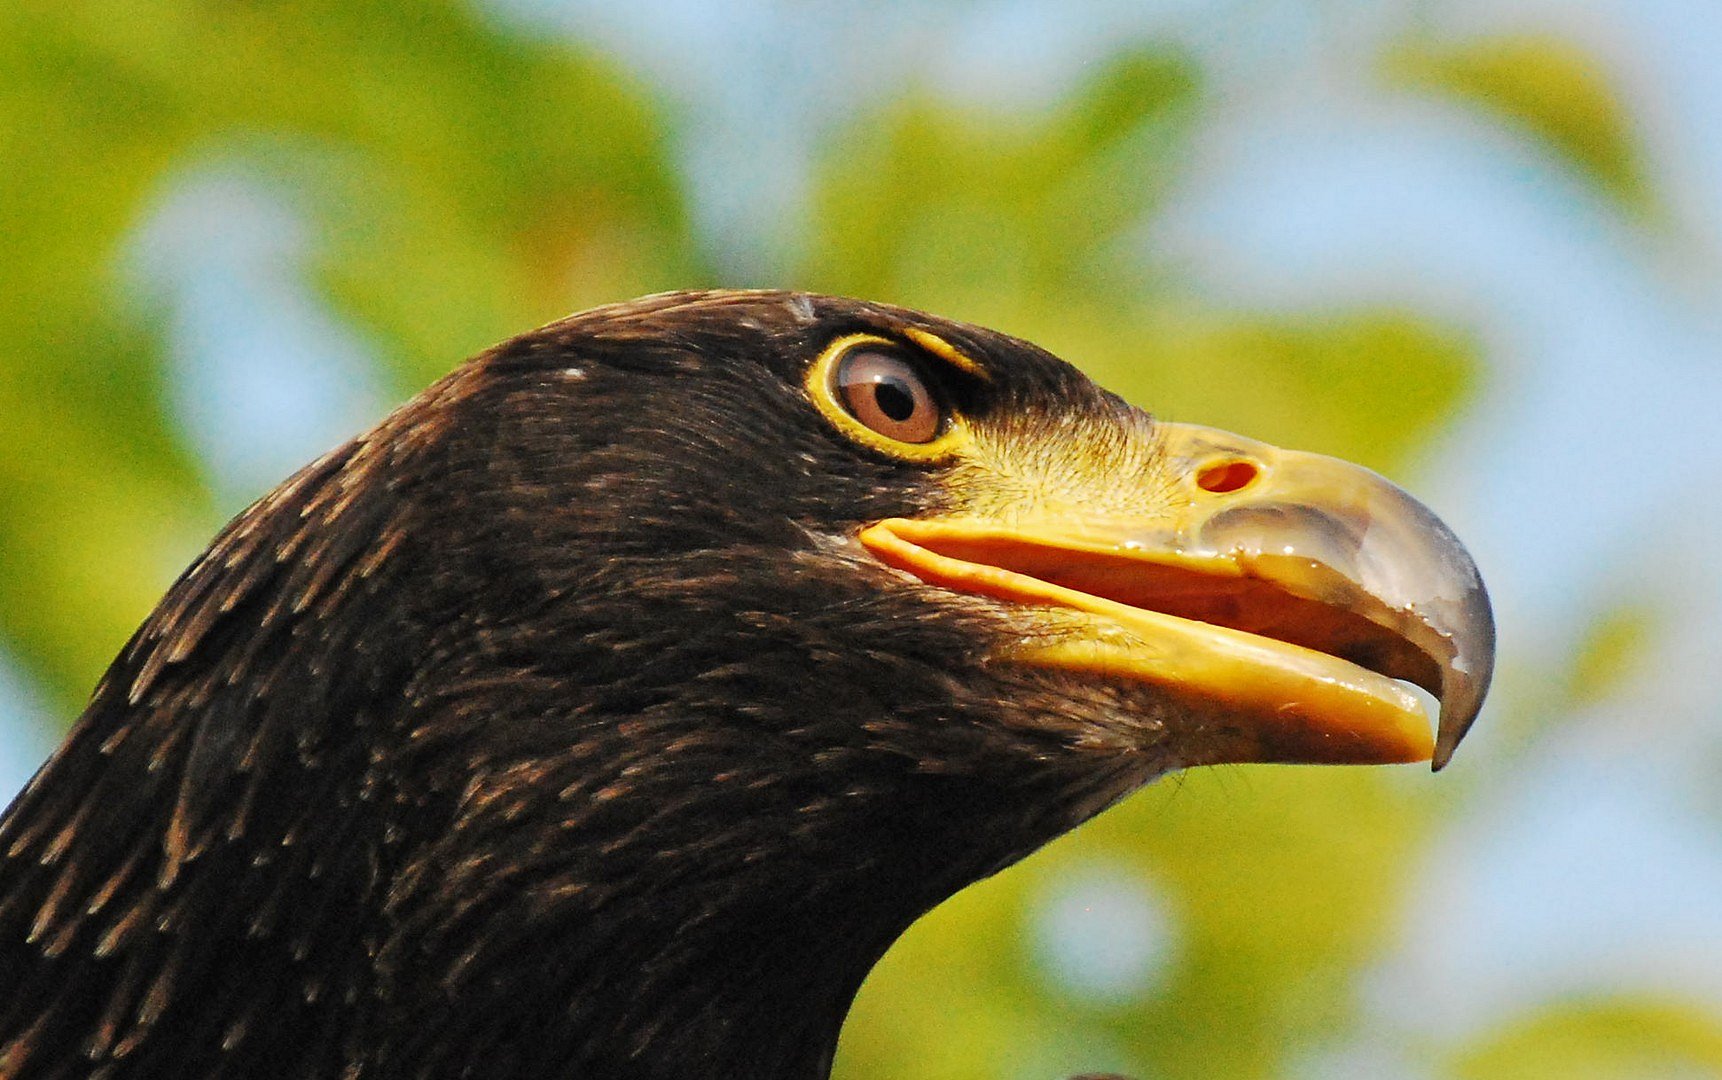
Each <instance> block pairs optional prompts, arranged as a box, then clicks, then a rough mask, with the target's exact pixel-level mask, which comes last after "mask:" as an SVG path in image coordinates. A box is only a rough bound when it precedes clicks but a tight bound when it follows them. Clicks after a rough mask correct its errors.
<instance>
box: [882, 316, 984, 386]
mask: <svg viewBox="0 0 1722 1080" xmlns="http://www.w3.org/2000/svg"><path fill="white" fill-rule="evenodd" d="M903 336H904V337H906V338H908V339H909V340H910V341H913V342H914V343H915V344H916V345H918V346H920V347H921V348H922V349H925V350H926V351H927V352H929V353H932V354H933V355H934V356H936V357H938V358H939V359H940V360H943V361H944V362H945V363H947V364H949V365H951V366H952V367H954V368H956V369H957V370H958V371H960V372H962V373H963V374H965V375H973V376H974V377H975V378H977V379H981V380H983V381H985V382H991V381H992V373H991V372H990V371H988V370H987V369H986V368H984V367H982V366H981V365H980V364H978V363H976V362H975V361H974V360H972V359H970V358H969V357H968V355H967V354H965V353H962V352H960V351H958V349H957V347H956V346H955V345H952V344H951V343H950V342H948V341H946V340H945V339H944V338H942V337H940V336H938V335H937V334H933V333H929V332H927V331H926V330H917V329H915V328H914V327H912V326H905V327H904V328H903Z"/></svg>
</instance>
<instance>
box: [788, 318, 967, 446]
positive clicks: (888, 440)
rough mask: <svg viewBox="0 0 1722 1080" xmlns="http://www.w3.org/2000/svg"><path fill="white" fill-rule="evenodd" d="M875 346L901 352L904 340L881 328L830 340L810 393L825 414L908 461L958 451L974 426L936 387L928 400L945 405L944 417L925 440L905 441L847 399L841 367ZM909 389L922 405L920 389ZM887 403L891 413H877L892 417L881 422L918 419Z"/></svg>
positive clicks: (810, 375)
mask: <svg viewBox="0 0 1722 1080" xmlns="http://www.w3.org/2000/svg"><path fill="white" fill-rule="evenodd" d="M872 348H877V349H878V350H879V351H880V352H883V353H884V354H885V355H886V356H887V357H891V356H900V355H901V354H902V352H903V345H902V343H901V342H897V341H892V340H891V339H889V338H883V337H879V336H878V335H876V334H849V335H847V336H845V337H840V338H838V339H837V340H835V341H833V342H832V343H831V344H829V345H827V346H826V347H825V349H824V351H823V352H821V353H820V354H819V357H818V358H817V359H816V360H814V361H813V363H812V364H811V365H810V366H809V367H808V369H807V395H808V397H810V398H812V399H813V404H814V405H815V406H816V407H817V408H818V409H819V411H820V412H821V413H823V414H825V418H826V419H827V420H829V421H831V423H832V424H833V425H834V426H835V427H836V428H837V430H839V431H841V432H842V433H843V434H844V435H846V436H848V437H849V439H850V440H852V441H854V442H857V443H859V444H861V445H862V446H866V447H868V448H870V449H873V450H877V451H879V452H880V453H883V454H889V455H890V456H891V457H895V458H900V459H902V460H905V461H942V460H944V459H946V458H949V457H950V456H951V455H952V454H954V453H955V452H956V450H957V449H958V447H960V446H963V445H965V444H967V442H968V441H969V431H968V428H967V426H966V425H965V424H964V422H963V419H962V416H961V414H959V413H957V412H956V411H955V410H953V409H951V408H950V406H949V404H948V403H946V402H943V401H941V400H940V399H939V398H938V397H937V396H936V395H932V393H931V391H930V390H929V391H928V394H929V397H928V399H927V401H926V404H930V405H931V406H932V407H935V408H940V409H942V410H943V416H942V417H941V418H940V420H939V421H938V424H939V428H938V431H937V434H935V435H933V436H932V437H931V438H929V439H927V440H925V441H905V440H903V439H900V438H892V437H891V436H890V435H889V434H886V433H885V432H883V431H880V430H878V429H877V428H874V427H870V426H869V425H868V424H866V423H864V422H863V421H862V420H861V419H860V418H858V417H857V416H856V412H855V410H854V409H853V408H851V407H850V405H848V404H846V403H845V400H844V389H843V388H842V387H841V386H839V383H838V377H839V372H840V371H841V370H842V366H843V362H844V361H845V360H847V359H849V358H850V357H851V356H853V355H855V354H857V353H858V352H860V351H861V350H867V349H872ZM852 385H853V384H852ZM904 395H905V396H906V397H907V398H913V400H914V401H915V403H916V407H919V406H920V405H921V404H923V403H922V400H921V398H920V397H919V395H914V394H910V393H909V392H908V391H907V390H905V391H904ZM900 400H902V399H900ZM905 407H906V405H905ZM884 408H885V411H886V413H887V414H888V415H885V416H883V417H878V416H875V417H873V419H874V420H875V422H879V421H880V420H881V419H883V420H884V421H887V422H884V423H881V424H880V426H882V427H885V428H887V429H888V430H890V429H893V428H894V427H895V425H894V424H892V423H890V422H889V421H898V422H902V421H914V420H916V418H914V417H912V416H910V415H908V414H904V415H903V416H900V417H899V416H897V415H895V414H896V412H897V408H896V406H895V404H893V403H892V402H890V401H887V402H886V403H885V405H884ZM904 430H910V431H912V430H915V429H914V427H913V426H905V427H904Z"/></svg>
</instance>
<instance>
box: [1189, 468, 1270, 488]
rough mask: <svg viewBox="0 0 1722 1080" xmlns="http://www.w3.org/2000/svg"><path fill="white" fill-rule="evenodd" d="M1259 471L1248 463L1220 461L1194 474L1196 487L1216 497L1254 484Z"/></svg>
mask: <svg viewBox="0 0 1722 1080" xmlns="http://www.w3.org/2000/svg"><path fill="white" fill-rule="evenodd" d="M1260 471H1261V470H1259V469H1257V468H1256V467H1255V465H1254V464H1252V463H1251V462H1248V461H1222V462H1219V463H1217V464H1214V465H1209V466H1207V467H1206V468H1204V469H1203V470H1202V471H1201V472H1199V473H1197V474H1196V486H1197V487H1199V488H1201V489H1202V490H1203V491H1211V492H1213V493H1214V494H1216V495H1224V494H1226V493H1227V492H1232V491H1241V490H1242V489H1244V488H1247V487H1249V486H1250V485H1251V484H1253V483H1255V482H1256V475H1257V473H1259V472H1260Z"/></svg>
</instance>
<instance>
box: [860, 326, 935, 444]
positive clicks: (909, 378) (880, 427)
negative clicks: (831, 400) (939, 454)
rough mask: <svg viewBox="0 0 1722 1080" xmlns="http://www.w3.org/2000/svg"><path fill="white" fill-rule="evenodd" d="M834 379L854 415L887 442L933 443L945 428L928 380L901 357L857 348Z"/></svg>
mask: <svg viewBox="0 0 1722 1080" xmlns="http://www.w3.org/2000/svg"><path fill="white" fill-rule="evenodd" d="M835 381H836V384H837V386H836V389H837V398H838V400H840V401H841V402H842V403H843V407H844V408H845V409H848V410H849V414H850V415H851V416H853V417H855V419H857V420H859V421H861V422H862V423H863V424H865V425H867V426H868V427H869V428H872V429H873V430H874V431H876V432H878V433H879V434H881V435H883V436H885V437H886V438H888V439H895V440H897V441H898V442H906V443H926V442H932V441H933V440H934V439H935V438H937V437H938V435H939V431H940V429H941V428H942V427H943V426H944V412H943V410H942V409H941V408H940V407H939V400H938V398H937V397H935V396H934V395H933V391H932V388H931V387H929V386H928V385H927V379H926V376H924V375H923V374H922V373H921V371H920V369H918V368H917V367H916V366H915V365H914V364H912V363H910V362H909V361H907V360H905V359H903V358H902V357H900V356H894V355H892V354H891V353H887V352H879V351H876V350H873V349H857V350H855V351H854V352H852V353H850V354H849V355H848V356H845V357H844V358H843V359H842V361H841V362H840V363H839V364H838V365H837V375H836V380H835Z"/></svg>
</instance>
